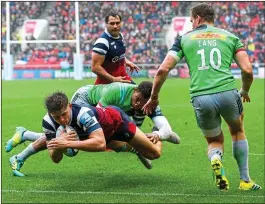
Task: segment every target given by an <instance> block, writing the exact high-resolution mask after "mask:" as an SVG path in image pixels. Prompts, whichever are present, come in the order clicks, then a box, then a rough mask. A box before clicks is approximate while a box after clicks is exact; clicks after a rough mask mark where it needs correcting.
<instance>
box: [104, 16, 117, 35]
mask: <svg viewBox="0 0 265 204" xmlns="http://www.w3.org/2000/svg"><path fill="white" fill-rule="evenodd" d="M105 23H106V28H107V30H108V32H109V33H110V34H111V35H112V36H113V37H119V34H120V31H121V15H119V14H118V13H117V12H116V11H110V12H109V13H108V15H107V16H106V17H105Z"/></svg>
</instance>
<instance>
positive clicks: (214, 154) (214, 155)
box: [208, 148, 223, 161]
mask: <svg viewBox="0 0 265 204" xmlns="http://www.w3.org/2000/svg"><path fill="white" fill-rule="evenodd" d="M222 156H223V150H222V149H220V148H213V149H211V150H209V151H208V158H209V160H210V161H212V160H214V159H219V160H220V161H222Z"/></svg>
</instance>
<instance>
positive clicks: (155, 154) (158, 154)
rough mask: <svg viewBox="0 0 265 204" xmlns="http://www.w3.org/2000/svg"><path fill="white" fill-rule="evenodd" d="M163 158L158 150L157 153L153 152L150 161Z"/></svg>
mask: <svg viewBox="0 0 265 204" xmlns="http://www.w3.org/2000/svg"><path fill="white" fill-rule="evenodd" d="M160 156H161V151H160V150H159V149H156V150H155V151H153V152H152V154H151V155H150V158H148V159H150V160H154V159H158V158H159V157H160Z"/></svg>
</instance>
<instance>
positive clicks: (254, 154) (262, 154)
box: [249, 153, 265, 156]
mask: <svg viewBox="0 0 265 204" xmlns="http://www.w3.org/2000/svg"><path fill="white" fill-rule="evenodd" d="M249 155H254V156H265V154H256V153H249Z"/></svg>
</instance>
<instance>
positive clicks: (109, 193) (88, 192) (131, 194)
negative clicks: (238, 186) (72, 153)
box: [2, 190, 265, 198]
mask: <svg viewBox="0 0 265 204" xmlns="http://www.w3.org/2000/svg"><path fill="white" fill-rule="evenodd" d="M2 192H7V193H63V194H103V195H106V194H108V195H130V196H192V197H238V198H264V197H265V196H264V195H245V196H244V195H227V194H226V193H225V194H224V195H216V194H215V195H209V194H186V193H127V192H101V191H41V190H39V191H38V190H30V191H22V190H2Z"/></svg>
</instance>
